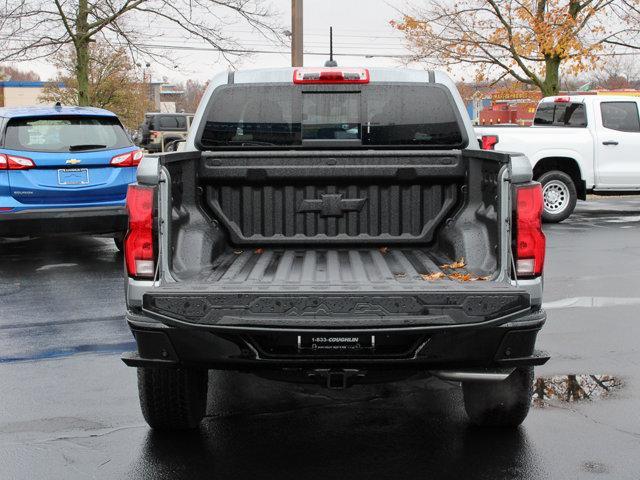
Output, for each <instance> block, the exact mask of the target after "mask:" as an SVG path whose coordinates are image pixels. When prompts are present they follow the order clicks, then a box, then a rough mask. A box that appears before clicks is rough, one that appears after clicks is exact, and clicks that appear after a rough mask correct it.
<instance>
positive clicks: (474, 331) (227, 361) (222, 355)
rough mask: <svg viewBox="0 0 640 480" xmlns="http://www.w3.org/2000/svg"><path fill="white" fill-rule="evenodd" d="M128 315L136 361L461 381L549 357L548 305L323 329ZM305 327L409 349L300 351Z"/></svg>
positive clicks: (130, 358)
mask: <svg viewBox="0 0 640 480" xmlns="http://www.w3.org/2000/svg"><path fill="white" fill-rule="evenodd" d="M127 321H128V323H129V326H130V328H131V330H132V332H133V334H134V337H135V339H136V342H137V344H138V352H135V353H130V354H126V355H125V356H123V361H124V362H125V363H126V364H127V365H129V366H132V367H152V368H183V367H184V368H197V369H219V370H236V371H246V372H254V373H257V372H269V371H271V372H275V371H280V372H283V371H287V372H289V374H290V375H291V376H293V377H300V378H304V377H305V376H309V375H312V373H309V372H317V371H319V369H328V370H331V369H356V370H357V371H363V370H366V371H369V372H371V371H376V370H378V371H395V372H397V376H398V377H401V376H402V375H403V374H405V373H406V371H414V372H416V373H418V372H431V373H432V374H434V375H436V376H439V377H442V378H456V375H457V378H459V379H464V378H465V377H464V375H462V374H461V372H477V371H482V372H504V371H505V370H506V371H509V369H511V370H512V369H513V368H515V367H520V366H533V365H541V364H544V363H545V362H546V361H547V360H548V357H547V356H546V355H544V354H542V353H540V352H536V351H535V348H534V347H535V340H536V336H537V334H538V331H539V330H540V328H541V327H542V325H543V324H544V322H545V321H546V313H545V312H544V311H543V310H538V311H535V312H531V311H527V312H523V313H519V314H517V315H515V316H514V315H509V316H508V317H505V318H498V319H492V320H488V321H485V322H477V323H472V324H456V325H432V326H424V325H422V326H409V327H403V326H400V325H395V326H391V327H389V328H380V327H378V328H365V327H362V326H360V327H355V328H349V329H322V330H321V329H318V328H314V329H311V330H309V329H302V328H298V329H296V328H293V329H291V328H286V329H283V328H269V327H255V326H254V327H251V328H238V327H237V326H236V327H234V328H225V327H221V326H218V327H216V328H208V329H202V328H192V327H184V326H169V325H165V324H164V323H161V322H158V321H156V320H154V319H151V318H149V317H147V316H144V315H139V314H134V313H132V312H129V313H128V314H127ZM308 333H314V334H315V333H319V334H323V335H331V334H332V333H333V334H336V333H338V334H341V335H345V334H348V335H353V336H358V335H359V336H375V337H376V338H377V339H378V340H377V342H378V343H377V344H376V345H378V344H382V342H384V341H385V340H386V341H387V342H393V339H397V340H398V342H400V343H401V342H404V341H405V340H406V347H407V348H406V349H402V348H401V349H399V350H397V351H395V352H394V353H391V354H389V351H387V352H386V353H385V352H383V353H378V352H376V351H375V350H369V351H367V352H363V353H358V354H355V355H352V354H351V355H349V354H348V355H343V356H340V355H335V354H333V355H314V354H309V353H308V352H307V353H306V354H305V353H301V351H296V341H295V339H296V336H299V335H300V334H308ZM381 340H382V342H381ZM299 342H300V340H298V348H299ZM273 345H280V346H281V345H285V346H286V348H284V349H283V350H280V351H277V350H274V349H272V348H271V346H273ZM273 352H276V353H273ZM402 371H404V373H400V372H402ZM450 374H452V375H453V377H452V376H451V375H450Z"/></svg>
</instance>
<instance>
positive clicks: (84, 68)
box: [74, 0, 91, 107]
mask: <svg viewBox="0 0 640 480" xmlns="http://www.w3.org/2000/svg"><path fill="white" fill-rule="evenodd" d="M88 30H89V6H88V0H80V1H79V2H78V16H77V19H76V38H75V41H74V46H75V49H76V81H77V82H78V105H80V106H82V107H84V106H87V105H90V104H91V101H90V99H89V41H90V38H89V36H88Z"/></svg>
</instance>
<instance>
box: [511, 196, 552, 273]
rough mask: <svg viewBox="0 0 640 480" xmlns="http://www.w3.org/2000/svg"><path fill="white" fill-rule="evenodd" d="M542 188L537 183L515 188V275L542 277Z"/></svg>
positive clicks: (543, 240) (543, 249)
mask: <svg viewBox="0 0 640 480" xmlns="http://www.w3.org/2000/svg"><path fill="white" fill-rule="evenodd" d="M542 210H543V201H542V187H541V185H540V184H539V183H535V184H531V185H526V186H522V187H516V274H517V276H518V278H531V277H538V276H540V275H542V270H543V268H544V254H545V243H546V240H545V236H544V233H543V232H542Z"/></svg>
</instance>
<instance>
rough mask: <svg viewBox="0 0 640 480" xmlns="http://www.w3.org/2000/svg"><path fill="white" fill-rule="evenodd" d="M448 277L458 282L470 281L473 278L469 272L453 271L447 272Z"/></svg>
mask: <svg viewBox="0 0 640 480" xmlns="http://www.w3.org/2000/svg"><path fill="white" fill-rule="evenodd" d="M449 278H451V279H452V280H458V281H459V282H470V281H472V280H475V278H474V277H472V276H471V274H470V273H459V272H453V273H451V274H449ZM476 278H477V277H476Z"/></svg>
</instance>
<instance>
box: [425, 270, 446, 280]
mask: <svg viewBox="0 0 640 480" xmlns="http://www.w3.org/2000/svg"><path fill="white" fill-rule="evenodd" d="M420 276H421V277H422V279H423V280H439V279H441V278H445V277H446V275H445V274H444V273H443V272H435V273H429V274H423V275H420Z"/></svg>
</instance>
